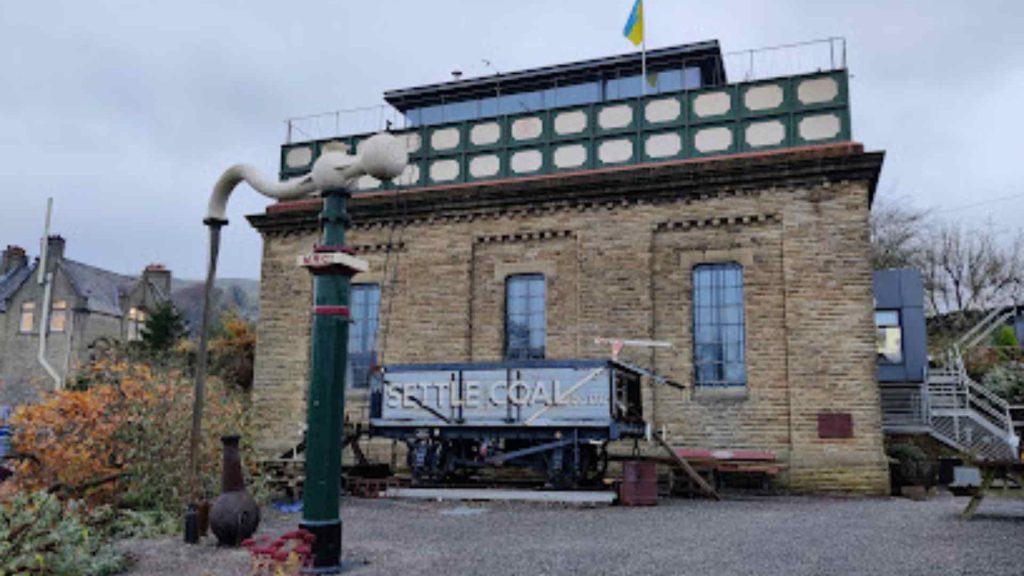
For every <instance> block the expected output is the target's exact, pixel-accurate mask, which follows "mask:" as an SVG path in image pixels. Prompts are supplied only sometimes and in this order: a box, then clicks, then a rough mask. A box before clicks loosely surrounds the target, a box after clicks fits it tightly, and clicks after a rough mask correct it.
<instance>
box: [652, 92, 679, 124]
mask: <svg viewBox="0 0 1024 576" xmlns="http://www.w3.org/2000/svg"><path fill="white" fill-rule="evenodd" d="M680 112H682V110H681V108H680V107H679V100H676V99H675V98H663V99H661V100H652V101H650V102H648V103H647V106H645V107H644V118H646V119H647V121H648V122H650V123H652V124H657V123H659V122H671V121H673V120H675V119H676V118H679V114H680Z"/></svg>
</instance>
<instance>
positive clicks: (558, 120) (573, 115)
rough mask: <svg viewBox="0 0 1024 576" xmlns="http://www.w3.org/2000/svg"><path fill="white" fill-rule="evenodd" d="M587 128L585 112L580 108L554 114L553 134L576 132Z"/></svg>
mask: <svg viewBox="0 0 1024 576" xmlns="http://www.w3.org/2000/svg"><path fill="white" fill-rule="evenodd" d="M586 129H587V113H586V112H584V111H582V110H573V111H572V112H560V113H558V114H556V115H555V134H578V133H580V132H583V131H584V130H586Z"/></svg>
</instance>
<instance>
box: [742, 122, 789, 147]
mask: <svg viewBox="0 0 1024 576" xmlns="http://www.w3.org/2000/svg"><path fill="white" fill-rule="evenodd" d="M746 139H747V145H748V146H751V147H753V148H761V147H763V146H778V145H779V144H782V142H783V141H784V140H785V139H786V126H785V125H784V124H783V123H782V122H781V121H779V120H768V121H766V122H754V123H752V124H750V125H749V126H747V133H746Z"/></svg>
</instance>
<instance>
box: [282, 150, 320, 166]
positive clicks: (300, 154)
mask: <svg viewBox="0 0 1024 576" xmlns="http://www.w3.org/2000/svg"><path fill="white" fill-rule="evenodd" d="M312 161H313V148H312V147H310V146H302V147H300V148H290V149H289V150H288V152H286V153H285V155H284V165H285V166H286V167H288V168H303V167H305V166H308V165H309V163H310V162H312Z"/></svg>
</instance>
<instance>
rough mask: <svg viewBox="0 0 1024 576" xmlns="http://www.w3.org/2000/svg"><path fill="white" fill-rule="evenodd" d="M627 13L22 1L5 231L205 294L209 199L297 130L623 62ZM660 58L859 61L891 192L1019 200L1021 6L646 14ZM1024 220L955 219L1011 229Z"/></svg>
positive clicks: (589, 0) (241, 243) (1, 219)
mask: <svg viewBox="0 0 1024 576" xmlns="http://www.w3.org/2000/svg"><path fill="white" fill-rule="evenodd" d="M629 5H631V2H629V1H626V0H622V1H618V0H616V1H611V0H601V1H594V0H571V1H565V2H558V3H553V2H540V1H539V0H530V1H521V2H515V3H512V2H503V3H498V2H455V1H444V0H441V1H434V2H412V1H408V2H309V1H295V2H287V3H284V2H270V1H269V0H258V1H257V0H254V1H250V2H241V1H236V2H218V3H211V2H200V1H196V0H180V1H178V2H146V3H141V2H127V1H124V2H112V1H99V2H88V3H86V2H73V1H68V2H35V3H32V2H22V3H16V4H12V5H11V6H8V7H5V9H4V16H3V18H2V19H0V69H2V70H4V73H5V75H6V79H5V82H4V84H3V89H0V154H2V158H3V161H2V164H0V166H2V168H0V191H2V192H0V195H2V196H0V198H2V200H3V204H2V205H3V206H4V209H3V210H2V211H0V232H2V238H0V242H3V243H20V244H23V245H26V246H30V247H33V248H34V247H35V246H36V242H37V238H38V235H39V233H40V228H41V223H42V216H43V209H44V207H45V198H46V197H47V196H53V197H54V198H55V201H56V206H55V220H54V229H55V231H58V232H61V233H62V234H64V235H65V236H66V237H67V238H68V254H69V256H70V257H73V258H77V259H80V260H83V261H86V262H90V263H93V264H97V265H102V266H105V267H108V268H112V269H115V270H118V271H122V272H133V271H138V270H140V269H141V268H142V267H143V266H144V265H145V264H146V263H148V262H153V261H159V262H163V263H165V264H167V265H168V266H170V267H171V268H172V269H173V270H174V272H175V274H176V275H178V276H183V277H193V278H198V277H200V276H201V275H202V274H203V266H204V259H205V250H206V248H205V244H204V234H205V229H204V228H203V227H202V225H201V224H200V221H201V219H202V215H203V212H204V209H205V203H206V199H207V195H208V191H209V189H210V187H211V186H212V184H213V182H214V181H215V180H216V178H217V176H218V175H219V174H220V172H221V171H222V170H223V169H225V168H226V167H227V166H229V165H231V164H233V163H236V162H241V161H244V162H248V163H252V164H255V165H257V166H259V167H261V168H262V169H263V170H264V171H265V172H266V173H268V174H273V173H274V172H276V169H277V159H278V152H279V148H278V146H279V145H280V143H281V142H282V140H283V137H284V124H283V120H284V119H285V118H287V117H289V116H296V115H303V114H308V113H314V112H319V111H325V110H336V109H344V108H351V107H356V106H364V105H372V104H376V103H379V102H380V101H381V93H382V92H383V91H384V90H386V89H391V88H399V87H405V86H414V85H418V84H423V83H428V82H437V81H442V80H444V79H446V78H448V75H449V73H450V72H451V70H453V69H460V70H462V71H463V72H465V74H466V75H467V76H474V75H483V74H487V73H489V70H488V69H487V68H485V66H484V65H483V64H482V63H481V59H483V58H486V59H488V60H490V61H492V62H493V63H494V64H495V65H496V66H497V67H498V68H500V69H501V70H503V71H510V70H516V69H520V68H526V67H532V66H541V65H548V64H555V63H561V62H568V61H573V60H577V59H582V58H592V57H599V56H604V55H611V54H617V53H621V52H626V51H628V50H629V49H630V47H629V45H628V43H627V42H626V41H625V40H624V39H623V38H622V37H621V35H620V31H621V26H622V23H623V21H624V19H625V17H626V14H627V13H628V10H629ZM646 8H647V29H648V34H649V46H650V47H657V46H665V45H671V44H677V43H684V42H688V41H696V40H703V39H707V38H719V39H720V40H721V42H722V44H723V47H724V48H725V50H726V51H731V50H739V49H744V48H751V47H757V46H765V45H772V44H781V43H787V42H793V41H801V40H807V39H813V38H818V37H825V36H831V35H844V36H846V37H847V38H848V40H849V63H850V69H851V72H852V74H853V80H852V83H851V91H852V92H851V99H852V108H853V130H854V135H855V137H856V138H857V139H858V140H860V141H862V142H864V144H865V145H866V146H867V147H868V148H869V149H884V150H887V151H888V155H887V159H886V165H885V168H884V169H883V178H882V184H881V188H880V189H881V190H882V193H884V194H893V195H899V196H909V197H910V198H912V199H913V201H915V202H916V203H917V204H919V205H921V206H936V207H940V208H941V207H942V206H962V205H964V204H965V203H971V202H975V201H979V202H980V201H984V200H985V199H991V198H996V197H1000V196H1005V195H1007V194H1008V193H1013V192H1015V191H1020V190H1021V188H1022V186H1021V185H1022V184H1024V168H1022V162H1021V161H1020V159H1021V158H1024V144H1022V143H1021V140H1020V139H1019V137H1018V136H1017V135H1018V134H1021V133H1024V122H1022V120H1021V119H1020V118H1021V116H1020V115H1019V114H1017V108H1018V107H1019V105H1018V104H1017V101H1018V100H1019V97H1020V94H1021V93H1022V89H1024V56H1022V55H1024V35H1022V34H1020V32H1019V23H1020V22H1021V21H1024V4H1021V3H1019V2H974V3H962V2H938V1H929V2H926V1H915V2H904V3H892V2H884V1H881V0H879V1H874V2H854V1H847V2H818V3H813V2H797V1H795V0H793V1H790V2H775V3H764V2H737V1H731V2H729V1H726V2H715V3H675V2H659V3H654V2H652V3H649V5H648V6H646ZM265 205H266V202H265V201H263V200H262V199H260V198H259V197H257V196H256V195H255V194H251V193H244V192H243V193H239V194H237V195H236V196H235V197H234V198H233V199H232V205H231V209H230V210H231V226H229V227H228V229H227V231H226V235H225V240H224V243H225V252H224V257H223V264H222V266H221V271H222V274H223V275H225V276H244V277H256V276H258V274H259V258H260V239H259V236H258V235H257V234H256V233H255V232H254V231H252V230H251V229H250V228H249V227H248V224H247V223H246V222H245V221H244V219H243V218H242V215H244V214H246V213H252V212H257V211H260V210H262V208H263V207H264V206H265ZM1022 209H1024V202H1016V203H1014V202H1013V201H1009V203H1004V204H990V205H985V206H982V207H979V208H977V209H968V210H964V211H962V212H958V213H957V214H958V216H960V217H962V218H964V219H966V220H968V222H977V223H980V222H982V221H984V220H985V218H987V217H992V218H993V221H994V222H995V224H994V225H996V226H1000V227H1004V228H1008V227H1015V226H1019V225H1018V224H1017V222H1016V221H1015V220H1014V218H1012V216H1011V215H1012V214H1019V213H1020V212H1021V210H1022Z"/></svg>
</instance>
